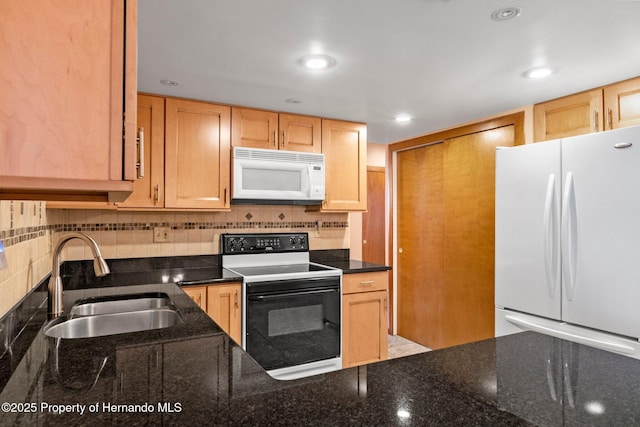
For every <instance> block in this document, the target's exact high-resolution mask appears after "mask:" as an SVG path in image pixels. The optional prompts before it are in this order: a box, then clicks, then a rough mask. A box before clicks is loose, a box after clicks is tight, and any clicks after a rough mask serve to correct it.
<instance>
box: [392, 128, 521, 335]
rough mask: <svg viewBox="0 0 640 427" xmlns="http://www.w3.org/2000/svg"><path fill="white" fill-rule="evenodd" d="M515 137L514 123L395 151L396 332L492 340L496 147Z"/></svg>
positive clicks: (512, 143)
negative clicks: (396, 152)
mask: <svg viewBox="0 0 640 427" xmlns="http://www.w3.org/2000/svg"><path fill="white" fill-rule="evenodd" d="M514 142H515V132H514V126H513V125H509V126H504V127H500V128H496V129H491V130H485V131H481V132H477V133H472V134H469V135H465V136H460V137H457V138H450V139H447V140H445V141H444V142H443V143H439V144H435V145H429V146H426V147H419V148H414V149H410V150H407V151H403V152H399V153H398V157H397V160H398V162H397V176H398V183H397V189H398V195H397V197H398V219H397V228H398V254H397V261H398V263H397V277H398V285H397V289H398V295H397V301H398V313H397V318H398V334H399V335H401V336H403V337H406V338H408V339H410V340H412V341H416V342H418V343H420V344H422V345H424V346H427V347H430V348H442V347H447V346H451V345H456V344H462V343H465V342H471V341H476V340H480V339H484V338H490V337H493V335H494V311H495V308H494V280H493V273H494V209H495V208H494V205H495V184H494V183H495V149H496V147H497V146H510V145H514Z"/></svg>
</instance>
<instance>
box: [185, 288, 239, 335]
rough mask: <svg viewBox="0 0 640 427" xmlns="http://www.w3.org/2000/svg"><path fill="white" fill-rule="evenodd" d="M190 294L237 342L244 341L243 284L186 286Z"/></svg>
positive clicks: (186, 290)
mask: <svg viewBox="0 0 640 427" xmlns="http://www.w3.org/2000/svg"><path fill="white" fill-rule="evenodd" d="M182 290H183V291H184V293H186V294H187V295H189V296H190V297H191V298H192V299H193V300H194V301H195V303H196V304H198V306H199V307H200V308H201V309H202V310H203V311H205V312H206V313H207V314H208V315H209V317H211V318H212V319H213V320H214V321H215V322H216V323H217V324H218V326H220V327H221V328H222V330H223V331H225V332H226V333H227V334H228V335H229V336H230V337H231V338H232V339H233V340H234V341H235V342H236V343H238V344H241V343H242V302H241V301H242V285H241V284H240V283H235V282H234V283H226V284H219V285H203V286H184V287H183V288H182Z"/></svg>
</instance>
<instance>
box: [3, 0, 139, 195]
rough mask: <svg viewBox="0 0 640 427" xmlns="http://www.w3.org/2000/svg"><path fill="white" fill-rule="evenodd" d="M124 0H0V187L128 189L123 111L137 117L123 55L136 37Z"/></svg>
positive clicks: (131, 8) (130, 140) (129, 145)
mask: <svg viewBox="0 0 640 427" xmlns="http://www.w3.org/2000/svg"><path fill="white" fill-rule="evenodd" d="M128 3H131V5H129V4H128ZM128 3H127V4H125V2H124V0H114V1H111V0H95V1H84V0H75V1H74V0H71V1H27V2H22V1H2V6H1V9H2V19H1V20H0V51H2V60H1V61H0V93H1V94H2V96H0V134H1V135H2V136H3V140H2V149H3V152H2V156H0V177H1V179H0V181H2V187H3V188H15V189H19V188H28V189H30V190H34V189H35V190H42V189H49V191H45V192H48V193H52V192H53V193H56V192H57V193H65V192H72V193H73V192H74V191H76V190H78V191H79V192H80V193H79V194H89V193H98V192H100V191H101V190H104V191H107V192H109V191H111V190H113V191H120V190H122V191H128V192H130V191H131V184H130V183H129V182H124V180H126V179H133V176H129V175H128V174H129V173H130V172H131V173H132V172H133V168H134V162H135V160H134V159H133V158H130V157H129V156H130V155H131V154H132V153H133V149H134V145H135V132H133V134H129V130H132V129H130V127H127V132H126V135H125V136H126V139H125V144H124V145H123V113H125V112H126V114H127V116H126V118H127V123H129V121H131V120H132V121H133V123H135V115H136V112H135V87H136V86H135V85H136V75H135V70H136V66H137V65H136V63H135V61H133V63H132V62H131V61H129V62H125V55H129V54H130V51H131V52H133V53H135V49H136V45H137V43H136V31H135V26H128V27H127V26H125V8H126V9H127V14H130V15H131V16H132V17H135V15H136V8H135V2H128ZM127 22H129V21H127ZM125 30H128V32H127V35H126V38H125ZM134 57H135V55H134ZM128 58H130V57H128ZM125 74H126V77H127V80H126V81H125ZM125 85H126V86H125ZM131 92H133V93H131ZM131 101H132V102H131ZM125 103H126V108H127V109H126V110H124V109H123V105H124V104H125ZM123 156H125V157H124V159H125V161H124V164H123ZM47 198H48V199H52V198H54V199H55V197H52V196H51V194H49V196H48V197H47ZM75 199H76V200H77V199H78V197H76V198H75Z"/></svg>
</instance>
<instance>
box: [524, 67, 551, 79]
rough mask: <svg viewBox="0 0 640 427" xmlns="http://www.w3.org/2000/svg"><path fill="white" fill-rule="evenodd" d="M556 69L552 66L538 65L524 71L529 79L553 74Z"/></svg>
mask: <svg viewBox="0 0 640 427" xmlns="http://www.w3.org/2000/svg"><path fill="white" fill-rule="evenodd" d="M554 71H555V70H554V69H553V68H551V67H536V68H532V69H530V70H528V71H525V72H524V73H522V76H523V77H525V78H527V79H542V78H545V77H548V76H550V75H551V74H553V72H554Z"/></svg>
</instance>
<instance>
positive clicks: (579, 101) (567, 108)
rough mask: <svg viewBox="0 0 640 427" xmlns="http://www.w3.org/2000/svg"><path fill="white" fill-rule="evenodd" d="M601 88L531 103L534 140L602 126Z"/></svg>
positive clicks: (596, 130)
mask: <svg viewBox="0 0 640 427" xmlns="http://www.w3.org/2000/svg"><path fill="white" fill-rule="evenodd" d="M602 96H603V95H602V89H595V90H592V91H588V92H582V93H578V94H575V95H570V96H565V97H564V98H559V99H554V100H553V101H548V102H544V103H542V104H536V105H535V106H534V107H533V115H534V138H535V140H536V141H548V140H551V139H558V138H565V137H567V136H574V135H583V134H586V133H591V132H599V131H601V130H603V123H604V117H603V112H602Z"/></svg>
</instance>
